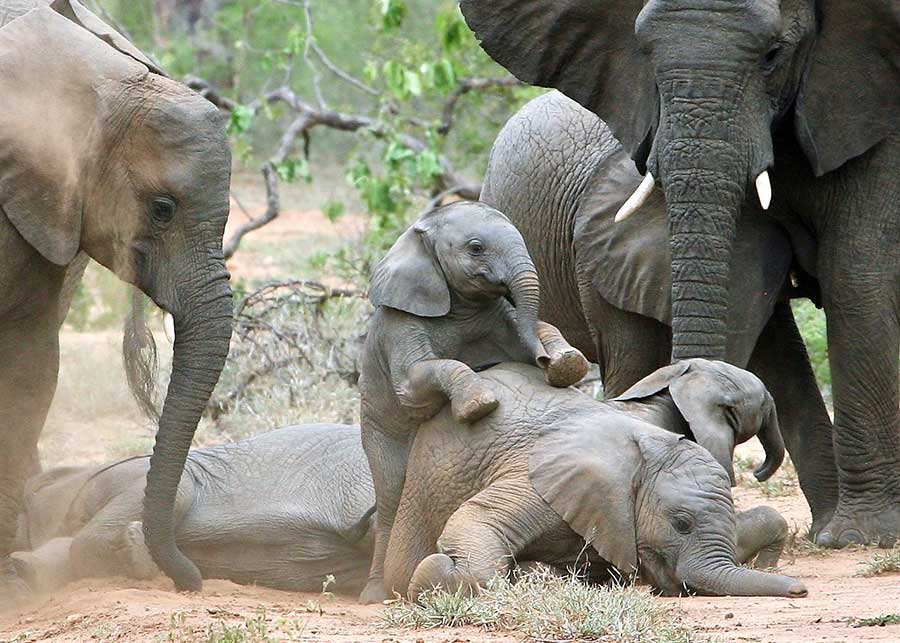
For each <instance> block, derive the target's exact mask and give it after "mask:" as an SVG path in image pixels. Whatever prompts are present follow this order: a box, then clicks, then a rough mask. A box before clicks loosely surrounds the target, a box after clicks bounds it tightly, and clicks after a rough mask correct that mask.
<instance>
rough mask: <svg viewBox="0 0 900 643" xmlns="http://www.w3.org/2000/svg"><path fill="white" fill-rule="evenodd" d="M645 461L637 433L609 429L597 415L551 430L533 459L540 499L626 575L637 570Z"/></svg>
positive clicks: (543, 435) (539, 442)
mask: <svg viewBox="0 0 900 643" xmlns="http://www.w3.org/2000/svg"><path fill="white" fill-rule="evenodd" d="M625 421H626V422H627V421H628V420H627V419H626V420H625ZM617 424H621V422H618V423H617ZM641 462H642V460H641V454H640V450H639V449H638V446H637V444H636V443H635V441H634V439H633V438H632V437H631V433H630V432H629V431H628V430H627V429H623V427H621V426H618V425H616V426H611V427H609V428H606V427H605V426H604V425H603V424H602V419H600V418H598V417H597V416H596V414H592V416H591V417H590V418H578V417H576V418H567V419H566V420H562V421H559V422H556V423H554V424H551V425H549V426H545V427H544V428H543V429H542V431H541V435H540V437H539V438H538V439H537V440H536V441H535V443H534V445H533V446H532V449H531V456H530V458H529V478H530V480H531V485H532V486H533V487H534V490H535V491H537V493H538V495H539V496H540V497H541V498H543V500H544V501H545V502H546V503H547V504H549V505H550V506H551V507H552V508H553V510H554V511H555V512H556V513H557V514H559V516H560V517H561V518H562V519H563V520H565V521H566V523H567V524H568V525H569V526H570V527H571V528H572V530H573V531H574V532H575V533H577V534H578V535H580V536H581V537H582V538H584V539H585V540H586V541H587V542H589V543H590V544H591V546H592V547H593V548H594V549H595V550H597V553H598V554H600V556H601V557H602V558H603V559H604V560H606V561H607V562H609V563H611V564H612V565H614V566H615V567H616V569H618V570H619V571H620V572H622V573H623V574H630V573H632V572H633V571H635V570H636V568H637V536H636V528H635V513H634V503H635V493H636V488H637V482H636V477H637V474H638V471H639V470H640V465H641Z"/></svg>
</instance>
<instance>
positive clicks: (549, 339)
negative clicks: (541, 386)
mask: <svg viewBox="0 0 900 643" xmlns="http://www.w3.org/2000/svg"><path fill="white" fill-rule="evenodd" d="M537 333H538V338H539V339H540V340H541V343H542V344H543V345H544V349H545V350H546V351H547V354H548V355H549V356H550V363H549V364H548V365H547V367H546V369H545V371H544V372H545V373H546V377H547V382H548V383H549V384H550V385H551V386H557V387H565V386H572V385H573V384H576V383H578V382H579V381H580V380H581V379H582V378H583V377H584V376H585V375H586V374H587V371H588V361H587V360H586V359H585V358H584V355H582V354H581V351H580V350H578V349H577V348H575V347H574V346H571V345H569V342H567V341H566V340H565V338H564V337H563V336H562V333H560V332H559V329H558V328H557V327H556V326H553V325H552V324H548V323H547V322H538V327H537Z"/></svg>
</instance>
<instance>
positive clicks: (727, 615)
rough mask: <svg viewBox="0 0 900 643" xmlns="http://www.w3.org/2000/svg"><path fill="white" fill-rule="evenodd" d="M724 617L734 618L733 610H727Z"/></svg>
mask: <svg viewBox="0 0 900 643" xmlns="http://www.w3.org/2000/svg"><path fill="white" fill-rule="evenodd" d="M725 618H734V612H728V613H727V614H725Z"/></svg>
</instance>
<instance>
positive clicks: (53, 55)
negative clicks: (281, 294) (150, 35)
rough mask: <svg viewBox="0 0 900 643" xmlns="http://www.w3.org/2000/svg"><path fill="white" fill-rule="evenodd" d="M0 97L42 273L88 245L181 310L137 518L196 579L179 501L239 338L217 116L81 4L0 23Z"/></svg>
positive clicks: (4, 143) (169, 569) (8, 206)
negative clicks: (227, 256)
mask: <svg viewBox="0 0 900 643" xmlns="http://www.w3.org/2000/svg"><path fill="white" fill-rule="evenodd" d="M0 91H2V94H3V97H4V98H3V109H2V110H0V206H2V209H3V213H4V215H5V216H6V217H7V218H8V219H9V221H10V222H11V223H12V225H13V226H15V228H16V230H18V232H19V234H20V235H21V236H22V237H23V238H24V239H25V240H26V241H27V242H28V243H29V244H30V245H31V246H32V247H33V248H34V251H35V253H36V256H38V255H40V257H42V259H41V260H42V261H44V262H45V263H46V265H47V266H50V267H51V268H48V269H52V266H53V265H55V266H60V267H61V266H66V265H67V264H69V263H70V262H72V260H73V258H74V257H75V256H76V254H77V253H78V252H80V251H83V252H86V253H87V254H88V255H90V256H91V257H92V258H93V259H95V260H96V261H97V262H99V263H101V264H103V265H104V266H106V267H107V268H109V269H110V270H111V271H113V272H114V273H115V274H116V275H118V276H119V277H120V278H121V279H123V280H124V281H127V282H129V283H131V284H134V285H135V286H137V287H138V288H140V289H141V290H142V291H143V292H144V293H146V294H147V295H148V296H149V297H150V298H151V299H153V301H154V302H156V304H157V305H159V306H160V307H161V308H162V309H164V310H166V311H167V312H169V313H171V315H172V316H173V317H174V320H175V328H176V341H175V349H174V350H175V352H174V364H173V371H172V376H171V380H170V383H169V389H168V393H167V396H166V400H165V404H164V406H163V410H162V414H161V416H160V418H159V432H158V435H157V441H156V446H155V449H154V453H153V459H152V463H153V465H152V467H151V470H150V474H149V476H148V482H147V492H146V501H145V520H144V528H145V531H146V536H147V544H148V545H149V547H150V549H151V551H152V552H153V555H154V558H155V560H156V561H157V563H158V564H159V566H160V568H161V569H163V570H164V571H165V572H166V573H167V574H168V575H169V576H171V577H172V578H173V579H174V580H175V582H176V585H177V587H179V588H180V589H197V588H199V586H200V575H199V573H198V572H197V569H196V567H195V566H194V565H193V564H192V563H191V562H190V561H189V560H188V559H187V558H185V557H184V556H183V555H182V554H181V553H180V552H179V551H178V549H177V547H176V546H175V541H174V531H173V525H172V507H173V502H174V498H175V491H176V488H177V486H178V482H179V480H180V478H181V472H182V469H183V466H184V460H185V457H186V455H187V452H188V448H189V446H190V443H191V439H192V437H193V433H194V430H195V428H196V426H197V422H198V421H199V418H200V414H201V412H202V410H203V408H204V407H205V405H206V403H207V401H208V399H209V396H210V394H211V392H212V390H213V387H214V386H215V384H216V381H217V380H218V377H219V374H220V372H221V370H222V367H223V365H224V362H225V357H226V355H227V353H228V345H229V341H230V337H231V313H232V304H231V289H230V287H229V284H228V279H229V277H228V272H227V271H226V269H225V262H224V259H223V256H222V235H223V233H224V227H225V221H226V218H227V216H228V206H229V201H228V188H229V180H230V170H231V162H230V152H229V148H228V143H227V140H226V135H225V130H224V123H223V119H222V117H221V116H220V114H219V113H218V112H217V110H216V109H215V107H214V106H213V105H212V104H210V103H209V102H207V101H206V100H205V99H203V98H201V97H200V96H199V95H197V94H195V93H194V92H192V91H190V90H189V89H188V88H187V87H185V86H184V85H182V84H180V83H177V82H175V81H173V80H171V79H169V78H167V77H166V76H164V75H163V74H162V73H161V72H160V70H159V69H157V68H156V67H155V66H154V65H153V63H152V62H151V61H149V60H148V59H147V58H146V57H144V56H143V55H142V54H141V53H140V52H139V51H138V50H137V49H135V48H134V46H133V45H131V44H130V43H129V42H128V41H127V40H125V39H124V38H123V37H122V36H120V35H119V34H117V33H116V32H115V31H113V30H112V29H110V28H109V27H108V26H107V25H105V24H104V23H103V22H101V21H100V20H99V19H98V18H97V17H96V16H94V15H93V14H91V13H90V12H89V11H87V10H86V9H85V8H84V7H83V6H81V5H80V4H79V3H78V2H76V1H75V0H55V2H53V4H52V5H50V6H43V7H40V8H37V9H34V10H32V11H30V12H28V13H26V14H24V15H22V16H20V17H18V18H16V19H15V20H12V21H11V22H9V23H8V24H6V25H5V26H3V28H2V29H0ZM59 269H60V270H61V268H59Z"/></svg>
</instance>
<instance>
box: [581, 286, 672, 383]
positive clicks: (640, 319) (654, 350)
mask: <svg viewBox="0 0 900 643" xmlns="http://www.w3.org/2000/svg"><path fill="white" fill-rule="evenodd" d="M579 290H580V292H581V301H582V305H583V307H584V314H585V318H586V320H587V322H588V326H589V327H590V329H591V335H592V336H593V337H594V343H595V345H596V353H597V363H598V364H599V366H600V377H601V379H602V381H603V393H604V395H605V396H606V398H607V399H610V398H613V397H616V396H618V395H621V394H622V393H624V392H625V391H627V390H628V389H629V388H631V386H632V385H634V384H635V383H636V382H638V381H639V380H641V379H643V378H645V377H647V376H648V375H650V373H652V372H653V371H655V370H656V369H658V368H661V367H663V366H666V365H667V364H668V363H669V355H670V353H671V344H672V342H671V330H670V329H669V327H668V326H666V325H665V324H663V323H660V322H658V321H657V320H655V319H652V318H650V317H644V316H642V315H638V314H636V313H632V312H628V311H626V310H621V309H619V308H616V307H615V306H613V305H612V304H610V303H609V302H607V301H606V300H604V299H603V298H602V297H600V296H599V295H598V294H597V293H596V291H595V290H594V288H593V287H592V286H591V285H590V284H587V285H585V286H582V287H580V288H579Z"/></svg>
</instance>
